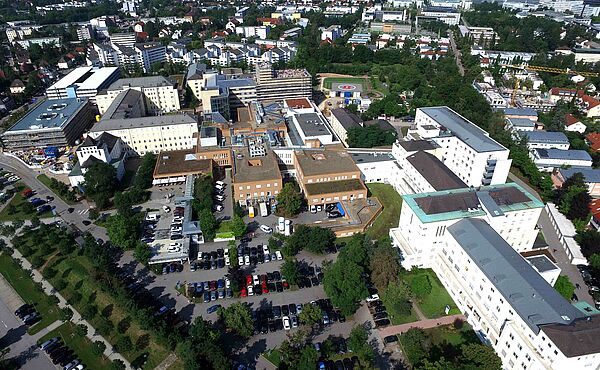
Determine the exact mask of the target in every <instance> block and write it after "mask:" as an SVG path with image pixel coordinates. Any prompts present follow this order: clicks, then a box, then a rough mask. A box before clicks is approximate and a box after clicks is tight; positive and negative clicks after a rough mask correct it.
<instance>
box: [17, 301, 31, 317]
mask: <svg viewBox="0 0 600 370" xmlns="http://www.w3.org/2000/svg"><path fill="white" fill-rule="evenodd" d="M31 310H33V305H31V304H29V303H26V304H24V305H22V306H21V307H19V308H17V310H16V311H15V316H19V317H21V314H22V313H23V312H31Z"/></svg>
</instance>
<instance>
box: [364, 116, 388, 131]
mask: <svg viewBox="0 0 600 370" xmlns="http://www.w3.org/2000/svg"><path fill="white" fill-rule="evenodd" d="M364 125H365V126H379V128H380V129H382V130H384V131H394V132H396V129H395V128H394V126H392V125H391V124H390V123H389V122H388V121H386V120H384V119H379V118H377V119H372V120H369V121H365V122H364Z"/></svg>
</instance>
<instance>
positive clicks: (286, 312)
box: [281, 304, 290, 316]
mask: <svg viewBox="0 0 600 370" xmlns="http://www.w3.org/2000/svg"><path fill="white" fill-rule="evenodd" d="M281 314H282V315H283V316H289V314H290V308H289V307H288V306H287V305H285V304H284V305H283V306H281Z"/></svg>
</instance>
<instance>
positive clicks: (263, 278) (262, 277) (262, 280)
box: [259, 274, 267, 286]
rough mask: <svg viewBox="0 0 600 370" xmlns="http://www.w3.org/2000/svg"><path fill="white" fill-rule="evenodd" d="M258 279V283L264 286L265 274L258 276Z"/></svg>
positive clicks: (265, 281)
mask: <svg viewBox="0 0 600 370" xmlns="http://www.w3.org/2000/svg"><path fill="white" fill-rule="evenodd" d="M259 279H260V283H261V284H263V286H264V284H266V283H267V275H265V274H263V275H260V276H259Z"/></svg>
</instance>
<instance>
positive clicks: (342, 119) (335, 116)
mask: <svg viewBox="0 0 600 370" xmlns="http://www.w3.org/2000/svg"><path fill="white" fill-rule="evenodd" d="M329 122H330V123H331V128H332V129H333V131H334V132H335V134H336V135H337V137H338V138H339V139H340V141H341V142H342V143H344V145H345V146H348V130H350V129H352V128H357V127H361V123H362V119H360V117H358V116H357V115H356V114H354V113H352V112H349V111H348V110H346V109H343V108H336V109H332V110H331V116H330V117H329Z"/></svg>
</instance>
